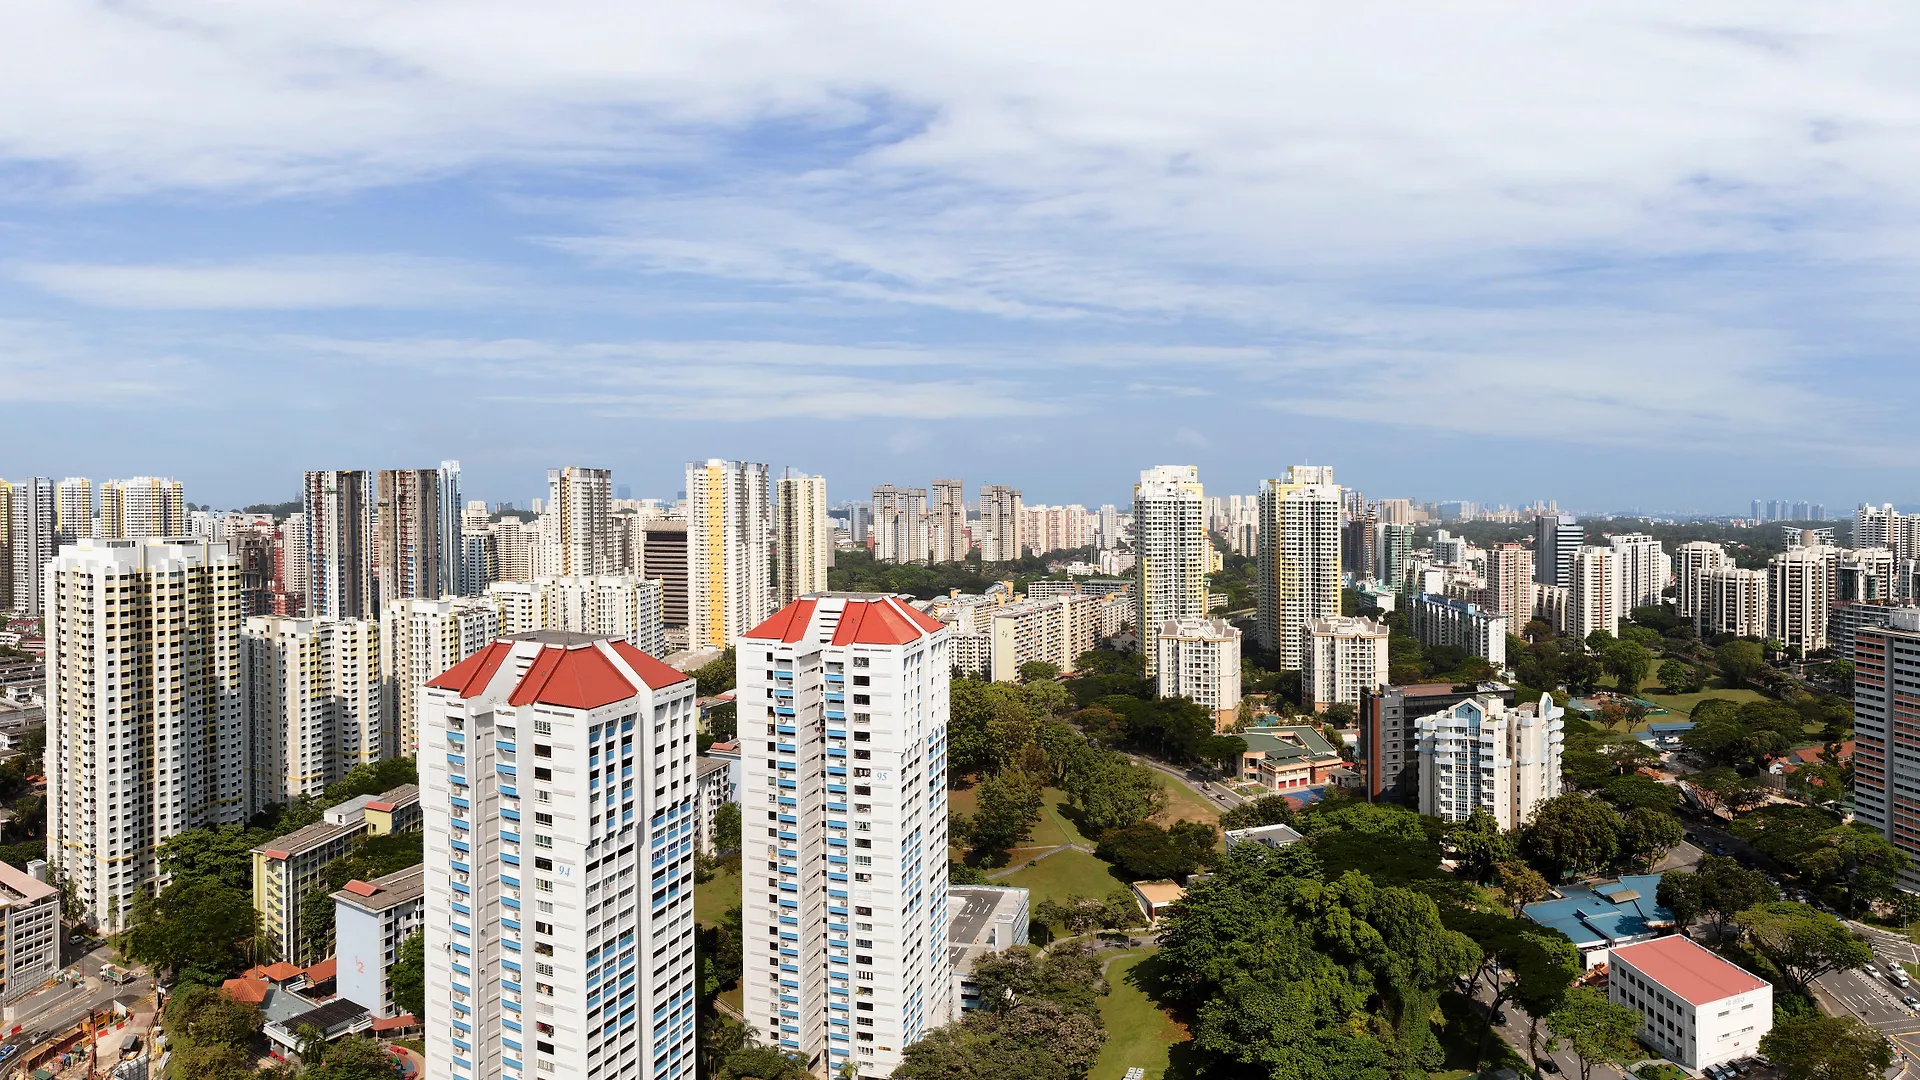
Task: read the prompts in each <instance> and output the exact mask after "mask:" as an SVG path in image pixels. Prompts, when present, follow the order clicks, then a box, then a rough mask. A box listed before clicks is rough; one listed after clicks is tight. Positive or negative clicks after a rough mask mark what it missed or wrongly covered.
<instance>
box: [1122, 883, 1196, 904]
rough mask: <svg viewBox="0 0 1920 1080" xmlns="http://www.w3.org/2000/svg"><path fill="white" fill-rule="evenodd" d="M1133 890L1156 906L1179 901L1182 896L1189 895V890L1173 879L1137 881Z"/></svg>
mask: <svg viewBox="0 0 1920 1080" xmlns="http://www.w3.org/2000/svg"><path fill="white" fill-rule="evenodd" d="M1133 891H1134V892H1137V893H1139V894H1140V896H1141V898H1142V899H1144V900H1146V902H1147V903H1149V904H1152V905H1153V906H1155V907H1159V906H1160V905H1161V904H1173V903H1178V902H1179V900H1180V898H1181V897H1184V896H1186V895H1187V890H1185V889H1183V888H1181V887H1180V886H1179V885H1177V884H1175V883H1174V882H1171V881H1136V882H1134V883H1133Z"/></svg>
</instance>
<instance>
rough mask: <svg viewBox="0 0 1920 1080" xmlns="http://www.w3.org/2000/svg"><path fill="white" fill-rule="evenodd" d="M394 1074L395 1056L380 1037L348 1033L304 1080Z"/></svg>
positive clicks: (374, 1078) (369, 1079) (367, 1079)
mask: <svg viewBox="0 0 1920 1080" xmlns="http://www.w3.org/2000/svg"><path fill="white" fill-rule="evenodd" d="M416 1015H417V1014H416ZM393 1075H394V1070H393V1055H392V1054H389V1053H388V1052H387V1048H386V1047H385V1046H384V1045H382V1043H381V1042H380V1040H378V1039H370V1038H367V1037H366V1036H364V1035H348V1036H347V1037H345V1038H343V1039H338V1040H336V1041H334V1042H333V1043H332V1044H331V1045H329V1046H327V1047H326V1048H325V1051H324V1052H323V1053H322V1054H321V1062H320V1065H319V1066H318V1067H317V1068H316V1067H309V1068H308V1069H307V1070H306V1071H305V1072H303V1073H302V1074H301V1080H393Z"/></svg>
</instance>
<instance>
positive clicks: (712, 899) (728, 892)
mask: <svg viewBox="0 0 1920 1080" xmlns="http://www.w3.org/2000/svg"><path fill="white" fill-rule="evenodd" d="M738 866H739V864H738V863H735V862H729V863H727V864H725V868H724V869H722V870H721V871H720V872H719V873H717V874H715V875H713V876H712V877H711V878H708V879H707V880H706V881H704V882H701V883H700V884H698V885H695V886H694V887H693V916H694V918H695V919H698V920H699V921H700V925H701V926H717V925H719V923H720V916H721V915H723V914H725V913H726V910H727V909H728V908H731V907H739V906H740V872H739V870H738V869H737V868H738Z"/></svg>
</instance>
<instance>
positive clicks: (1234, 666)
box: [1154, 617, 1240, 731]
mask: <svg viewBox="0 0 1920 1080" xmlns="http://www.w3.org/2000/svg"><path fill="white" fill-rule="evenodd" d="M1155 644H1156V651H1157V652H1158V654H1159V655H1158V663H1156V664H1155V665H1154V666H1155V669H1156V670H1155V673H1154V678H1155V686H1156V689H1157V690H1158V692H1159V695H1160V696H1161V697H1163V698H1164V697H1183V698H1187V699H1188V700H1190V701H1193V702H1195V703H1196V704H1198V705H1201V706H1203V707H1204V708H1205V709H1206V710H1207V711H1208V712H1210V713H1212V714H1213V729H1214V730H1215V731H1222V730H1225V729H1226V727H1227V726H1228V725H1230V724H1232V723H1233V721H1234V717H1235V715H1236V714H1237V713H1238V711H1239V709H1240V631H1239V630H1237V629H1235V628H1234V627H1233V624H1231V623H1229V622H1227V620H1225V619H1195V618H1192V617H1188V618H1184V619H1168V620H1167V621H1166V622H1164V623H1162V624H1160V634H1159V638H1158V640H1157V641H1156V643H1155Z"/></svg>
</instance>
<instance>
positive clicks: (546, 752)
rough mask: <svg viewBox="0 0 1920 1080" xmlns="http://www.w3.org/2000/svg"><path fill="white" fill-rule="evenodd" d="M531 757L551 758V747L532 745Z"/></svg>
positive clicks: (544, 744) (542, 744) (543, 744)
mask: <svg viewBox="0 0 1920 1080" xmlns="http://www.w3.org/2000/svg"><path fill="white" fill-rule="evenodd" d="M533 756H534V757H544V758H550V757H552V756H553V747H551V746H549V745H547V744H546V743H534V744H533Z"/></svg>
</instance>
